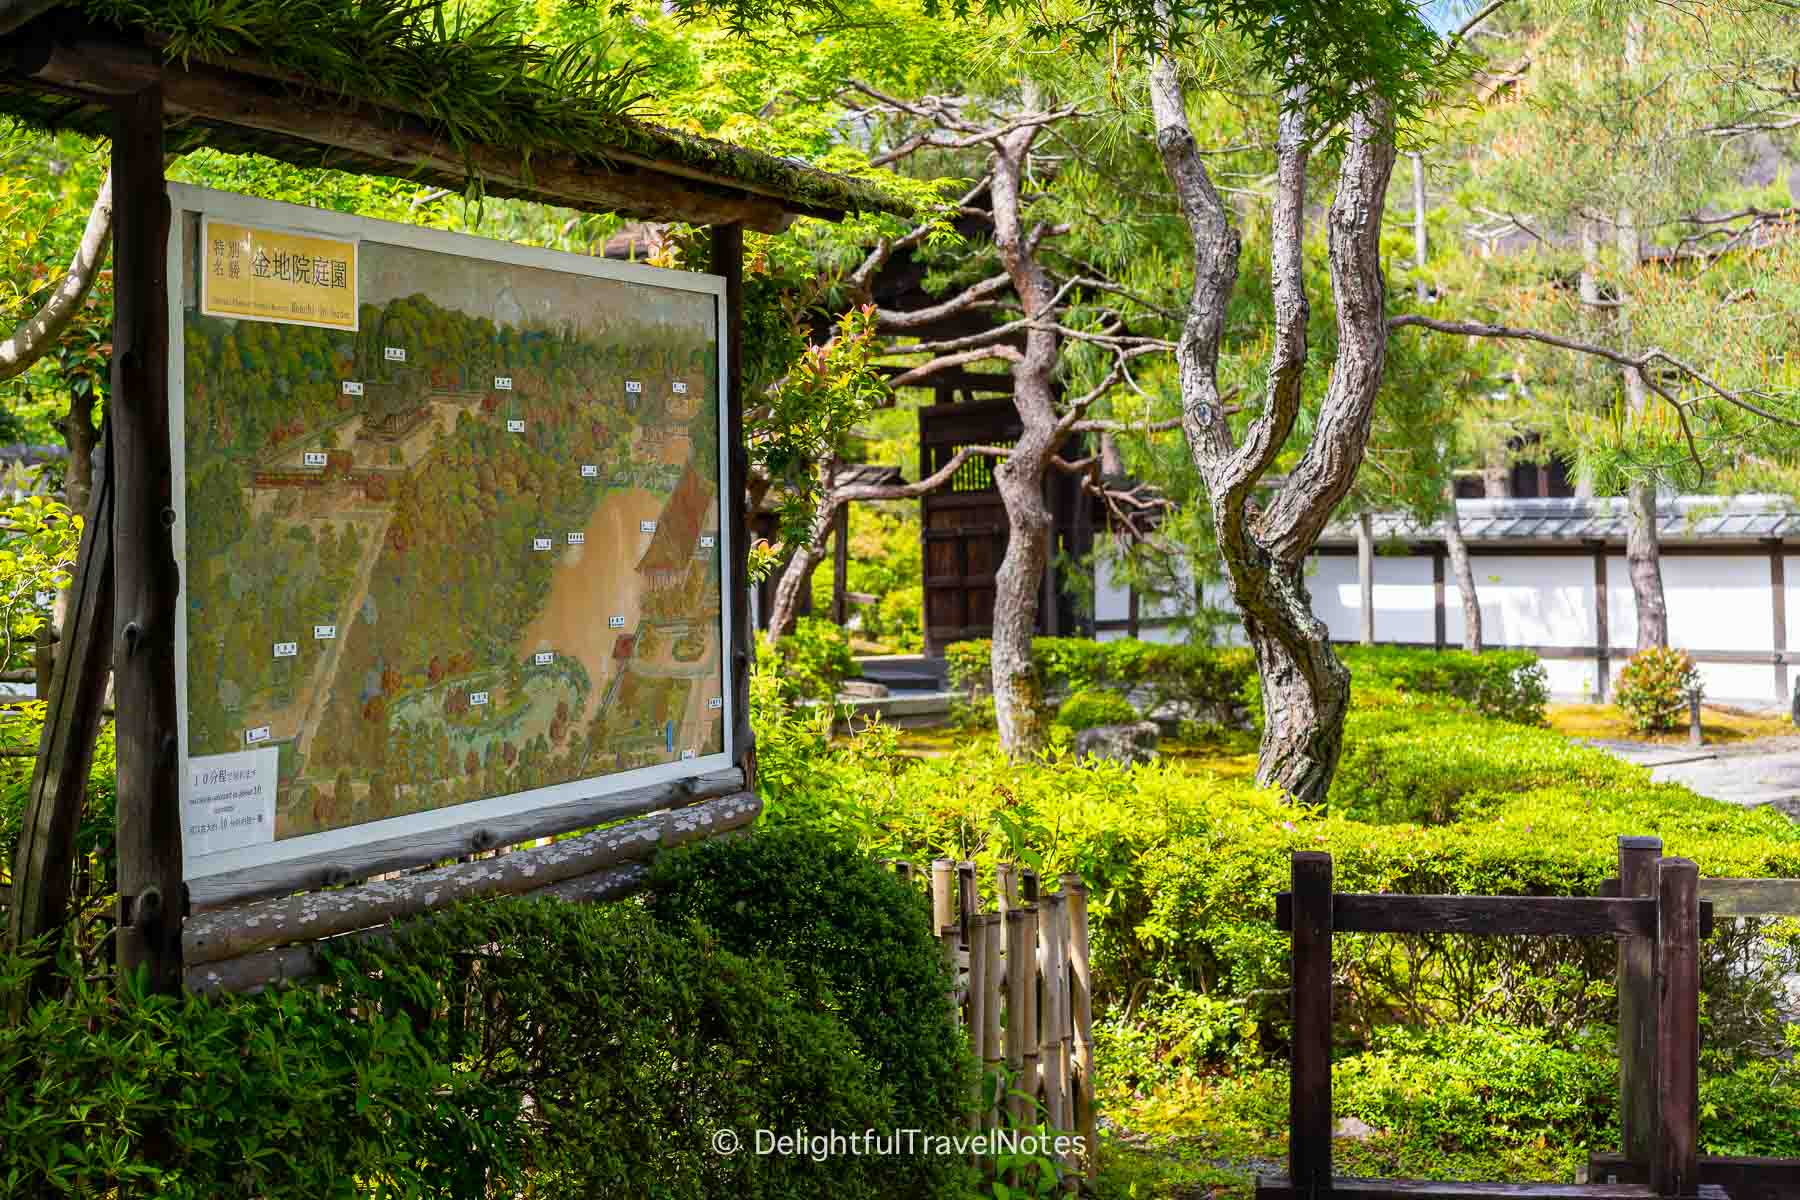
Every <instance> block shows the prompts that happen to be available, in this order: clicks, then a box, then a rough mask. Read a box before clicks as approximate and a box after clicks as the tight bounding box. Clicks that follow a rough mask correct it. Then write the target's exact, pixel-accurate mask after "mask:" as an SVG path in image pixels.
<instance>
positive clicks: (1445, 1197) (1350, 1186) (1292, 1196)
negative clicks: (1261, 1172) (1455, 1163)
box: [1256, 1175, 1736, 1200]
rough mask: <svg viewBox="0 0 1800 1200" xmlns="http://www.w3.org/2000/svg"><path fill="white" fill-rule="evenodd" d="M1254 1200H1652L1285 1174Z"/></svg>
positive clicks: (1630, 1193) (1602, 1187)
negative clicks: (1323, 1184) (1301, 1182)
mask: <svg viewBox="0 0 1800 1200" xmlns="http://www.w3.org/2000/svg"><path fill="white" fill-rule="evenodd" d="M1256 1195H1257V1197H1258V1200H1314V1197H1315V1196H1318V1197H1325V1196H1329V1197H1331V1200H1655V1197H1656V1193H1655V1192H1653V1191H1652V1190H1650V1188H1649V1187H1647V1186H1645V1185H1644V1184H1636V1183H1599V1184H1595V1183H1450V1182H1446V1181H1443V1180H1437V1179H1350V1178H1345V1177H1341V1176H1340V1177H1338V1178H1336V1179H1333V1180H1331V1181H1330V1190H1329V1191H1326V1190H1325V1189H1324V1188H1321V1189H1320V1190H1319V1191H1318V1192H1317V1193H1314V1192H1312V1191H1309V1190H1308V1189H1306V1188H1302V1187H1295V1186H1294V1183H1293V1181H1292V1180H1291V1179H1289V1178H1288V1177H1287V1176H1285V1175H1276V1176H1258V1177H1257V1180H1256ZM1697 1195H1698V1196H1699V1197H1701V1198H1703V1200H1736V1196H1735V1193H1734V1194H1733V1196H1732V1197H1730V1198H1728V1197H1727V1196H1726V1195H1725V1193H1724V1192H1723V1191H1722V1190H1720V1189H1718V1188H1711V1189H1708V1188H1701V1189H1700V1190H1699V1192H1698V1193H1697Z"/></svg>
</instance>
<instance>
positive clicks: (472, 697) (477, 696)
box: [469, 692, 488, 707]
mask: <svg viewBox="0 0 1800 1200" xmlns="http://www.w3.org/2000/svg"><path fill="white" fill-rule="evenodd" d="M487 696H488V694H487V693H486V692H470V693H469V704H470V705H471V706H474V707H479V706H481V705H483V704H486V703H487Z"/></svg>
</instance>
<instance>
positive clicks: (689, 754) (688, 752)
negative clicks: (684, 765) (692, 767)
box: [681, 750, 694, 762]
mask: <svg viewBox="0 0 1800 1200" xmlns="http://www.w3.org/2000/svg"><path fill="white" fill-rule="evenodd" d="M692 757H694V752H693V751H692V750H683V751H682V752H681V761H682V762H686V761H687V760H688V759H690V758H692Z"/></svg>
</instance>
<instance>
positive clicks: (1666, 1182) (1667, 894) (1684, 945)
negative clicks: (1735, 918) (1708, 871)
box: [1650, 858, 1700, 1196]
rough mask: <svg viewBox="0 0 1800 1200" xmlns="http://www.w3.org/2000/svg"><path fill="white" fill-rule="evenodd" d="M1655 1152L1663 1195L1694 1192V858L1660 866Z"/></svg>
mask: <svg viewBox="0 0 1800 1200" xmlns="http://www.w3.org/2000/svg"><path fill="white" fill-rule="evenodd" d="M1657 916H1658V931H1657V939H1656V978H1657V983H1658V986H1659V987H1660V988H1661V995H1660V997H1659V1003H1658V1006H1657V1014H1656V1097H1657V1100H1658V1105H1657V1108H1658V1111H1657V1123H1656V1140H1655V1152H1654V1154H1653V1155H1652V1156H1651V1159H1650V1184H1651V1186H1652V1187H1654V1188H1655V1189H1656V1190H1657V1192H1658V1194H1660V1195H1663V1196H1688V1195H1692V1194H1693V1192H1694V1190H1695V1188H1696V1187H1697V1185H1698V1184H1699V1181H1700V1175H1699V1157H1700V868H1699V867H1697V866H1696V865H1694V862H1693V860H1692V859H1686V858H1665V859H1662V860H1661V861H1660V862H1659V863H1658V864H1657Z"/></svg>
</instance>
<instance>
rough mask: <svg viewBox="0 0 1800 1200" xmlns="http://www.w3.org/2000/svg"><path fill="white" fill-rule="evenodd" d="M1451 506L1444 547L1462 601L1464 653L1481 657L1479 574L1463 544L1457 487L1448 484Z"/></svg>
mask: <svg viewBox="0 0 1800 1200" xmlns="http://www.w3.org/2000/svg"><path fill="white" fill-rule="evenodd" d="M1444 490H1445V492H1446V493H1447V494H1446V496H1445V500H1446V501H1447V502H1448V504H1449V506H1450V510H1449V514H1448V515H1447V516H1446V517H1445V520H1444V547H1445V549H1446V550H1448V551H1449V553H1450V573H1451V574H1452V575H1454V576H1455V577H1456V593H1457V595H1458V596H1460V597H1461V598H1462V610H1463V643H1462V644H1463V649H1464V650H1467V651H1468V652H1469V653H1470V654H1480V653H1481V597H1480V596H1478V595H1476V593H1475V571H1474V568H1472V567H1471V566H1470V565H1469V544H1468V543H1467V542H1465V541H1463V535H1462V518H1461V517H1460V516H1458V515H1457V512H1456V485H1455V484H1454V483H1450V484H1446V485H1445V488H1444Z"/></svg>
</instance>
